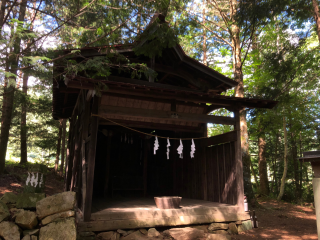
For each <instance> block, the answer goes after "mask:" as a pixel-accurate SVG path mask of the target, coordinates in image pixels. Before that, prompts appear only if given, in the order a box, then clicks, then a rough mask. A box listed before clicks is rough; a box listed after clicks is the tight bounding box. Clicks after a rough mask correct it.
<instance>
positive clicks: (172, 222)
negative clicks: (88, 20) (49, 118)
mask: <svg viewBox="0 0 320 240" xmlns="http://www.w3.org/2000/svg"><path fill="white" fill-rule="evenodd" d="M112 49H113V51H114V52H118V53H121V54H122V55H123V56H125V57H126V58H127V59H129V60H130V62H136V63H146V64H148V66H149V67H152V68H153V69H154V70H155V71H156V72H157V74H158V75H157V77H156V79H153V78H151V77H150V78H148V79H147V78H146V77H145V76H141V78H140V79H132V78H131V74H130V73H128V72H126V71H121V72H119V71H118V70H117V68H116V67H115V68H113V69H112V72H111V75H110V76H108V77H106V78H88V77H84V75H82V74H81V73H78V74H77V75H76V76H74V75H73V76H66V78H67V79H68V80H67V81H66V80H65V79H63V78H62V77H61V78H59V79H54V81H53V117H54V118H55V119H62V118H63V119H66V118H67V119H69V121H70V131H69V141H68V151H67V161H66V185H65V188H66V191H75V192H76V193H77V208H78V216H77V218H78V227H79V229H80V231H106V230H114V229H119V228H121V229H130V228H142V227H155V226H176V225H189V224H200V223H211V222H224V221H236V220H245V219H249V215H248V213H245V212H244V208H243V205H244V203H243V201H244V190H243V170H242V159H241V145H240V118H239V110H241V109H243V108H272V107H274V106H275V104H276V102H274V101H269V100H262V99H248V98H239V97H229V96H223V95H220V94H221V93H223V92H225V91H226V90H228V89H231V88H234V87H236V86H237V82H235V81H233V80H231V79H229V78H228V77H226V76H224V75H222V74H220V73H218V72H216V71H214V70H213V69H211V68H209V67H207V66H205V65H203V64H202V63H200V62H198V61H196V60H194V59H192V58H190V57H188V56H187V55H186V54H185V53H184V51H183V50H182V48H181V47H180V46H179V45H176V46H174V47H172V48H166V49H164V50H163V51H162V54H161V56H157V57H155V58H153V59H149V58H148V57H145V56H143V55H139V56H137V55H136V54H135V52H134V51H133V50H132V48H131V47H130V46H128V45H126V46H124V45H123V46H122V45H119V46H115V47H113V48H112ZM70 51H71V50H65V53H69V52H70ZM109 51H110V47H91V48H84V49H81V50H80V53H79V54H78V55H77V56H76V57H74V59H75V60H76V61H80V60H79V55H81V57H82V58H83V57H94V56H105V55H106V54H108V52H109ZM56 69H58V68H56ZM59 69H60V70H61V66H59ZM60 70H59V71H60ZM55 71H58V70H55ZM100 83H104V84H105V85H107V87H108V89H106V90H104V91H101V96H99V97H98V96H97V92H96V87H97V84H100ZM219 108H225V109H227V110H229V111H231V112H233V113H234V114H233V115H234V117H225V116H214V115H208V114H209V113H211V112H212V111H213V110H216V109H219ZM208 123H213V124H226V125H231V126H233V129H234V130H233V131H231V132H228V133H225V134H221V135H218V136H213V137H209V138H205V137H206V136H207V124H208ZM145 133H147V134H152V135H157V136H159V137H160V136H162V137H169V138H175V139H171V140H170V145H171V146H170V147H169V149H170V152H169V159H167V139H165V138H158V139H159V149H158V150H157V151H156V154H154V142H155V137H153V136H150V135H146V134H145ZM180 138H182V139H185V138H190V139H188V140H182V143H183V153H182V156H183V158H180V156H179V154H178V153H177V148H178V146H179V144H180V140H179V139H180ZM191 138H193V139H195V140H194V142H195V146H196V150H195V154H194V158H191V156H190V150H191ZM154 196H181V197H182V203H181V208H180V209H170V210H159V209H157V208H156V206H155V203H154V201H153V197H154Z"/></svg>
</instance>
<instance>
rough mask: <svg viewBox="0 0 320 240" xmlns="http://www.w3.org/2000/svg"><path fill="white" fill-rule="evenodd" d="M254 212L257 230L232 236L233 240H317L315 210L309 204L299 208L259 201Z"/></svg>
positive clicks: (264, 200) (271, 201)
mask: <svg viewBox="0 0 320 240" xmlns="http://www.w3.org/2000/svg"><path fill="white" fill-rule="evenodd" d="M258 201H259V203H260V204H261V206H262V208H256V209H251V210H255V211H256V215H257V217H258V222H259V228H254V229H252V230H250V231H247V232H245V233H241V234H239V235H237V236H233V238H232V239H233V240H238V239H239V240H240V239H241V240H244V239H246V240H250V239H318V237H317V226H316V215H315V210H314V208H313V207H312V205H311V204H308V206H299V205H294V204H291V203H284V202H281V203H278V202H277V201H275V200H271V199H263V200H261V199H259V200H258Z"/></svg>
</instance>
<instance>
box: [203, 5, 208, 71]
mask: <svg viewBox="0 0 320 240" xmlns="http://www.w3.org/2000/svg"><path fill="white" fill-rule="evenodd" d="M203 4H205V1H203ZM202 18H203V22H202V24H203V25H204V26H205V24H206V8H205V7H204V8H203V10H202ZM202 31H203V43H202V52H203V64H204V65H206V66H207V35H206V30H205V28H203V30H202Z"/></svg>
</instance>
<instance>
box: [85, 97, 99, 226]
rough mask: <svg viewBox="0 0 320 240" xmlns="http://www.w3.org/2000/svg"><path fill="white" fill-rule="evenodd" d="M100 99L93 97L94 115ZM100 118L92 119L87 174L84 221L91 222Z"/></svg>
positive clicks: (93, 117)
mask: <svg viewBox="0 0 320 240" xmlns="http://www.w3.org/2000/svg"><path fill="white" fill-rule="evenodd" d="M98 110H99V99H98V97H97V96H94V97H93V105H92V111H91V112H92V113H93V114H98ZM98 121H99V119H98V117H95V116H92V117H91V127H90V128H91V129H90V130H91V131H90V132H91V136H90V142H89V154H88V172H87V192H86V200H85V208H84V213H83V218H84V221H89V220H90V217H91V205H92V193H93V179H94V165H95V159H96V146H97V135H98V126H99V125H98Z"/></svg>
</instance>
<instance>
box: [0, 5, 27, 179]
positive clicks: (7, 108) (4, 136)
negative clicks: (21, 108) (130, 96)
mask: <svg viewBox="0 0 320 240" xmlns="http://www.w3.org/2000/svg"><path fill="white" fill-rule="evenodd" d="M26 4H27V0H22V2H21V4H20V11H19V18H18V20H19V21H21V22H22V21H24V17H25V14H26V6H27V5H26ZM20 43H21V39H20V38H17V39H16V41H15V43H14V48H13V53H14V54H11V56H10V57H9V59H8V61H9V65H10V72H11V73H13V74H15V75H17V68H18V63H19V58H18V57H17V56H18V54H19V53H20ZM8 82H9V83H8V86H7V87H6V88H4V93H3V104H4V108H3V109H4V111H3V112H2V121H1V136H0V175H1V174H3V172H4V167H5V163H6V154H7V146H8V140H9V130H10V126H11V120H12V110H13V101H14V91H15V87H16V77H10V78H9V81H8Z"/></svg>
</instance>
